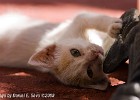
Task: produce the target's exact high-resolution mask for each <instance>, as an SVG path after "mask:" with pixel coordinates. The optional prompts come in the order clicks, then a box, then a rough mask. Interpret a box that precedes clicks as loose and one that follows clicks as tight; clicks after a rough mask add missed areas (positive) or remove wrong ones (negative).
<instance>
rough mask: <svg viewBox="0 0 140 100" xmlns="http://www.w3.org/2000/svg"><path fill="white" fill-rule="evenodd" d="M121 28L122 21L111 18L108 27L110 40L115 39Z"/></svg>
mask: <svg viewBox="0 0 140 100" xmlns="http://www.w3.org/2000/svg"><path fill="white" fill-rule="evenodd" d="M121 28H122V20H121V19H119V18H113V20H112V23H111V24H110V25H109V29H108V34H109V35H110V36H111V37H112V38H117V36H118V33H119V32H120V30H121Z"/></svg>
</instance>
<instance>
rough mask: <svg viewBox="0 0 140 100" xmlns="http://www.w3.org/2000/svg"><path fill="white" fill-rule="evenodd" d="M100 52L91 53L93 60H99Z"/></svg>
mask: <svg viewBox="0 0 140 100" xmlns="http://www.w3.org/2000/svg"><path fill="white" fill-rule="evenodd" d="M99 54H100V52H99V51H94V50H92V51H91V57H92V59H93V60H95V59H97V58H98V57H99Z"/></svg>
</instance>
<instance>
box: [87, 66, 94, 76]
mask: <svg viewBox="0 0 140 100" xmlns="http://www.w3.org/2000/svg"><path fill="white" fill-rule="evenodd" d="M87 75H88V77H89V78H92V77H93V71H92V69H91V67H90V66H89V67H88V68H87Z"/></svg>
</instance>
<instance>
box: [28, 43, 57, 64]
mask: <svg viewBox="0 0 140 100" xmlns="http://www.w3.org/2000/svg"><path fill="white" fill-rule="evenodd" d="M55 50H56V45H55V44H52V45H50V46H48V47H46V48H44V49H43V50H41V51H39V52H37V53H35V54H34V55H32V56H31V58H30V59H29V61H28V64H29V65H33V66H41V67H53V62H54V53H55Z"/></svg>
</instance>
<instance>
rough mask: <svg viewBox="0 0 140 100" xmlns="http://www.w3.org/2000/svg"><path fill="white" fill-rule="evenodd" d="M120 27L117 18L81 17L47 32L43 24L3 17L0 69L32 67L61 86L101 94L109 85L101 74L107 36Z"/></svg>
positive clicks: (0, 21) (19, 17) (40, 21)
mask: <svg viewBox="0 0 140 100" xmlns="http://www.w3.org/2000/svg"><path fill="white" fill-rule="evenodd" d="M121 26H122V24H121V20H120V19H118V18H112V17H108V16H105V15H94V14H91V13H81V14H78V15H77V16H76V17H74V18H73V19H72V20H71V21H68V22H64V23H62V24H60V25H59V26H57V27H56V28H55V29H53V30H49V29H48V23H47V22H46V21H42V20H34V19H30V18H28V17H26V16H23V15H20V14H13V13H11V14H5V15H2V16H0V66H8V67H27V68H31V67H32V68H36V69H38V70H40V71H42V72H45V71H49V72H51V73H52V74H53V75H55V76H56V77H57V78H58V79H59V80H60V81H61V82H63V83H64V84H68V85H75V86H80V87H86V88H94V89H99V90H104V89H106V88H107V86H108V83H109V81H108V78H107V76H106V75H105V73H104V72H103V70H102V62H103V59H104V51H105V52H106V50H107V49H108V48H109V46H110V45H111V44H112V43H113V40H112V39H111V38H110V37H108V35H110V36H112V37H115V36H116V33H117V32H118V31H119V30H120V28H121ZM87 29H96V30H99V31H102V32H104V33H101V32H96V31H94V32H93V30H90V31H87ZM92 32H93V33H92ZM87 33H89V34H87ZM106 33H108V34H106ZM87 35H89V36H90V37H89V38H88V36H87ZM98 41H99V42H98ZM91 42H93V43H91ZM94 42H97V43H96V44H95V43H94ZM103 49H104V51H103ZM27 63H29V64H30V66H29V65H28V64H27Z"/></svg>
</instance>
